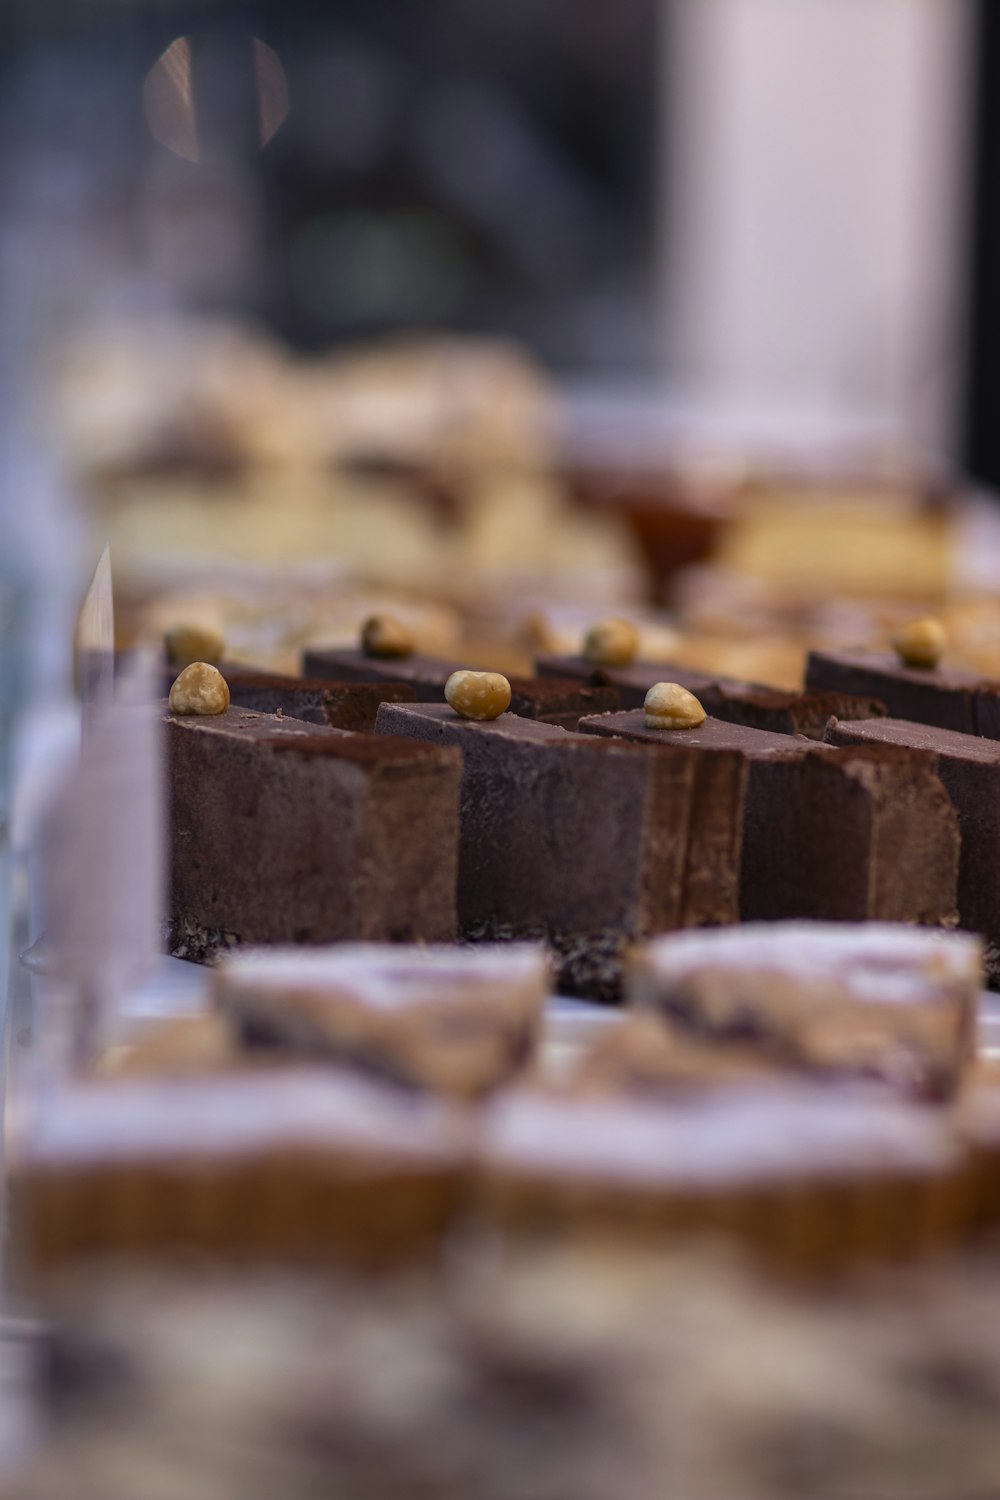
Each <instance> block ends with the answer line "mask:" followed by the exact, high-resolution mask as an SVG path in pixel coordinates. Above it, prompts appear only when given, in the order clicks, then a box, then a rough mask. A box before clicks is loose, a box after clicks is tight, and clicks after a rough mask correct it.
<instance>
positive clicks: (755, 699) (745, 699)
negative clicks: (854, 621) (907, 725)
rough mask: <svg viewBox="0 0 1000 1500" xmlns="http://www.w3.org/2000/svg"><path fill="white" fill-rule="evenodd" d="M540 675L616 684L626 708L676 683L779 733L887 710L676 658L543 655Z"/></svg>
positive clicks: (731, 714)
mask: <svg viewBox="0 0 1000 1500" xmlns="http://www.w3.org/2000/svg"><path fill="white" fill-rule="evenodd" d="M536 667H537V670H538V672H539V674H540V675H541V676H542V677H544V676H546V675H547V674H548V673H550V672H559V671H562V672H563V673H564V674H565V675H568V676H575V677H578V678H579V679H580V681H581V682H603V681H608V682H610V683H613V685H614V686H615V688H616V689H617V690H618V694H619V696H620V698H621V706H622V708H623V709H630V708H642V706H643V702H644V699H645V697H646V694H647V693H648V691H649V689H650V688H651V687H652V686H653V685H654V684H655V683H657V682H676V683H679V684H680V686H681V687H683V688H687V690H688V692H689V693H694V695H695V697H697V698H698V699H700V701H701V704H702V707H703V708H704V709H705V710H706V711H707V712H708V713H710V714H711V715H712V717H713V718H716V719H725V720H726V721H727V722H729V723H731V724H746V725H748V726H749V727H751V728H753V729H767V730H770V731H772V732H773V733H775V734H804V735H807V736H808V737H809V738H810V739H815V740H821V739H822V738H823V730H824V728H825V727H826V722H827V720H828V719H829V718H831V717H832V716H833V715H836V716H837V718H839V719H872V718H875V717H876V716H877V715H879V714H884V713H885V711H886V710H885V707H884V705H883V704H882V703H880V702H879V701H878V699H877V698H871V697H856V696H853V695H851V694H849V693H844V692H824V693H814V692H805V693H788V692H782V691H781V690H780V689H777V688H770V687H764V686H763V685H761V684H759V683H753V682H742V681H739V680H737V679H736V678H731V677H718V676H715V677H713V676H711V675H710V674H709V673H706V672H698V671H694V670H693V669H691V668H688V667H679V666H677V665H676V664H675V663H673V662H669V663H668V662H632V663H631V664H630V665H629V666H627V667H595V666H594V665H593V663H592V662H589V661H588V660H587V659H586V657H583V656H569V657H566V656H540V657H538V659H537V661H536Z"/></svg>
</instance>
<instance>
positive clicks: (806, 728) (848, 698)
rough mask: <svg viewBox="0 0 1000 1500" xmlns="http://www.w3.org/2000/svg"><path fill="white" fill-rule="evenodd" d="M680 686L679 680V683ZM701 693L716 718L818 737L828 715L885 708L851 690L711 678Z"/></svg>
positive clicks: (853, 715)
mask: <svg viewBox="0 0 1000 1500" xmlns="http://www.w3.org/2000/svg"><path fill="white" fill-rule="evenodd" d="M682 686H683V684H682ZM699 696H700V697H701V703H702V707H703V708H705V709H706V710H707V712H708V713H710V714H711V715H712V717H713V718H716V719H725V720H726V722H727V723H729V724H746V725H748V726H749V727H750V728H751V729H767V730H770V731H771V732H772V733H773V734H800V735H805V736H806V738H807V739H810V740H821V739H822V738H823V731H824V730H825V728H826V726H827V723H828V722H829V720H830V719H831V718H838V719H876V718H884V716H885V712H886V708H885V704H884V703H880V702H879V700H878V699H877V698H862V697H858V696H855V695H853V694H851V693H833V692H831V693H813V692H805V693H783V692H779V691H777V690H775V689H771V688H759V689H754V688H745V687H742V686H740V687H730V686H729V685H728V684H726V683H723V682H715V683H713V684H712V685H711V687H709V688H708V690H707V691H706V692H705V694H704V695H699Z"/></svg>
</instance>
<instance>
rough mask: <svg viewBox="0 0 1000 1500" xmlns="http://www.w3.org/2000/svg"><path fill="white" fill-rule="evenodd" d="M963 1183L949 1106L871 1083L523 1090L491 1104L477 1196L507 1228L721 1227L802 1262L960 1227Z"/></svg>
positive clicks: (848, 1255)
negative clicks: (568, 1092) (590, 1093)
mask: <svg viewBox="0 0 1000 1500" xmlns="http://www.w3.org/2000/svg"><path fill="white" fill-rule="evenodd" d="M964 1187H965V1184H964V1177H963V1170H962V1160H961V1156H960V1153H959V1151H958V1149H957V1147H956V1144H955V1142H954V1140H953V1138H952V1135H951V1132H950V1130H949V1126H948V1124H947V1122H946V1119H945V1118H943V1117H942V1116H941V1115H940V1114H938V1113H936V1112H934V1111H930V1110H928V1109H927V1108H926V1106H925V1105H920V1104H916V1103H913V1102H912V1101H908V1100H897V1099H891V1098H887V1097H886V1096H885V1095H884V1094H880V1093H877V1092H875V1093H873V1092H870V1091H866V1090H865V1089H863V1088H861V1087H860V1086H854V1087H847V1086H844V1085H841V1086H839V1087H838V1086H836V1085H830V1084H828V1085H825V1086H820V1085H816V1084H812V1085H809V1084H801V1083H788V1084H775V1083H773V1082H772V1083H769V1084H767V1085H765V1086H751V1085H748V1086H747V1087H741V1088H732V1089H722V1090H711V1091H708V1092H695V1093H692V1094H689V1095H685V1096H683V1097H676V1098H664V1099H659V1100H656V1101H650V1100H640V1099H621V1098H607V1097H606V1098H599V1097H593V1098H588V1097H581V1096H576V1097H572V1096H565V1095H563V1096H559V1095H549V1094H545V1093H540V1092H529V1091H520V1092H515V1093H512V1094H507V1095H501V1096H499V1097H498V1099H497V1100H496V1102H495V1103H493V1104H492V1105H491V1106H490V1107H489V1108H488V1110H487V1112H486V1115H485V1118H484V1121H483V1124H482V1128H481V1132H480V1137H479V1181H478V1203H479V1207H480V1212H481V1214H482V1216H483V1218H484V1219H485V1220H486V1221H487V1222H488V1223H490V1224H493V1225H495V1226H498V1227H499V1228H501V1229H503V1230H505V1231H507V1232H514V1233H519V1234H529V1235H538V1234H541V1233H552V1232H559V1233H566V1232H567V1231H572V1232H575V1233H576V1234H578V1235H582V1234H590V1235H594V1234H596V1235H599V1236H600V1237H601V1238H608V1237H614V1238H616V1239H622V1238H626V1239H639V1240H644V1241H648V1240H650V1239H653V1240H659V1239H660V1238H662V1237H669V1238H675V1237H677V1236H679V1235H683V1234H689V1233H692V1232H694V1233H697V1234H702V1235H703V1234H705V1233H706V1232H709V1231H715V1232H717V1233H718V1232H720V1231H721V1232H723V1233H726V1234H729V1235H732V1236H734V1237H736V1238H737V1239H738V1240H741V1241H743V1242H744V1243H746V1244H747V1245H749V1246H750V1247H751V1248H753V1249H754V1250H755V1251H757V1252H759V1253H760V1254H761V1255H763V1256H764V1257H765V1258H766V1259H767V1260H769V1261H773V1262H777V1263H778V1264H780V1265H781V1266H783V1267H787V1268H790V1269H794V1270H796V1271H815V1270H817V1269H820V1268H824V1269H825V1268H827V1267H829V1266H831V1265H837V1264H842V1263H845V1262H849V1261H852V1260H855V1259H859V1258H867V1257H869V1256H889V1257H892V1258H895V1257H897V1256H899V1255H914V1254H919V1253H921V1252H923V1251H926V1250H929V1249H932V1248H934V1247H936V1246H938V1245H939V1244H940V1243H942V1242H946V1243H947V1242H950V1241H951V1240H952V1239H954V1238H955V1237H956V1236H957V1234H958V1232H959V1231H960V1229H961V1228H962V1227H963V1222H964V1221H963V1214H964V1212H965V1209H966V1198H965V1192H964Z"/></svg>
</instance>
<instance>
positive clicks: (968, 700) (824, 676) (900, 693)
mask: <svg viewBox="0 0 1000 1500" xmlns="http://www.w3.org/2000/svg"><path fill="white" fill-rule="evenodd" d="M806 687H807V688H809V689H811V690H813V691H816V692H840V693H852V694H861V695H866V694H867V695H870V696H871V697H874V698H878V699H879V700H880V701H881V702H882V703H884V704H885V706H886V709H887V711H888V713H889V715H890V717H891V718H893V719H911V720H914V721H915V722H917V723H921V724H936V725H937V726H938V727H939V728H941V729H954V730H957V731H958V732H959V733H961V734H996V735H998V736H1000V700H998V692H1000V689H998V688H997V687H996V686H994V685H991V684H990V683H988V682H984V680H983V679H982V678H981V677H980V676H978V675H977V674H976V673H974V672H963V671H960V670H958V669H957V668H955V667H941V666H939V667H907V666H904V665H903V663H902V662H901V661H900V660H899V658H898V656H896V654H895V652H893V651H812V652H810V653H809V658H808V661H807V662H806ZM837 717H838V718H844V717H846V715H843V714H838V715H837Z"/></svg>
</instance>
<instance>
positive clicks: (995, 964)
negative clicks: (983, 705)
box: [827, 719, 1000, 981]
mask: <svg viewBox="0 0 1000 1500" xmlns="http://www.w3.org/2000/svg"><path fill="white" fill-rule="evenodd" d="M827 739H828V740H829V741H830V742H831V743H832V744H835V745H904V746H906V747H907V748H909V749H911V750H914V751H922V752H923V753H925V754H926V755H927V757H928V760H929V763H930V764H931V765H933V766H934V768H935V770H936V773H937V775H938V776H939V777H940V778H941V781H942V783H943V784H944V786H945V787H946V788H947V791H948V794H949V796H950V797H951V800H952V802H953V803H954V804H955V808H956V811H957V814H958V826H959V830H960V833H961V853H960V856H959V865H958V917H959V921H960V923H961V925H962V926H963V927H966V928H968V929H969V930H970V931H971V932H978V933H981V934H982V936H983V937H984V938H985V939H986V943H987V949H986V965H987V970H988V972H989V974H990V977H991V979H993V980H994V981H995V980H996V979H997V978H1000V881H998V879H997V849H998V847H1000V744H998V743H997V741H996V740H991V739H983V738H980V737H979V736H978V735H971V734H959V733H957V732H956V731H954V730H951V729H939V728H937V727H935V726H932V725H928V724H916V723H911V722H908V721H905V720H901V719H873V720H870V721H867V722H860V723H851V724H844V723H841V722H840V721H838V720H834V721H833V722H832V723H831V724H830V725H829V727H828V729H827Z"/></svg>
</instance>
